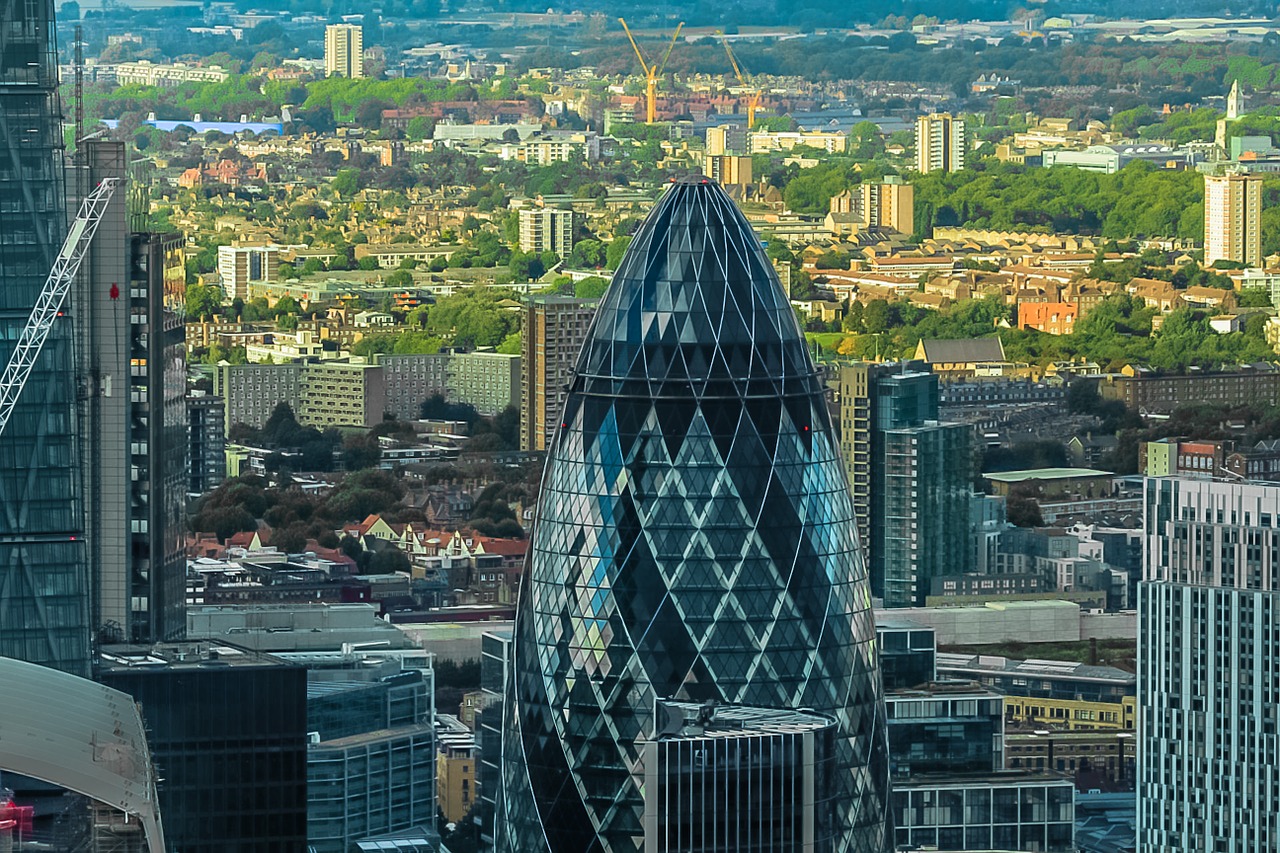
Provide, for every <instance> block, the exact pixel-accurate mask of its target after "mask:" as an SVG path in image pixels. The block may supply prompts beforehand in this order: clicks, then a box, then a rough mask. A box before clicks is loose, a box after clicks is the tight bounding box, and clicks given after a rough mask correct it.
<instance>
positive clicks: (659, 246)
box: [495, 179, 892, 853]
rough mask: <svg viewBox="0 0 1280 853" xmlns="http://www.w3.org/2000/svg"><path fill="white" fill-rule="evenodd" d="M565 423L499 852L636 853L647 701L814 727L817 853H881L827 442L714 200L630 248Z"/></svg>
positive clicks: (880, 820)
mask: <svg viewBox="0 0 1280 853" xmlns="http://www.w3.org/2000/svg"><path fill="white" fill-rule="evenodd" d="M562 421H563V425H562V427H561V428H560V430H559V431H558V432H557V434H556V436H555V439H554V441H553V443H552V446H551V448H550V452H549V455H548V460H547V467H546V472H545V475H544V478H543V487H542V493H541V496H540V498H539V502H538V515H537V521H536V523H535V525H534V530H533V534H532V540H531V542H530V550H529V559H528V561H527V562H528V566H529V568H528V574H527V575H526V578H525V582H524V584H523V586H522V588H521V593H520V601H519V610H518V615H517V618H516V632H515V647H514V661H515V662H514V666H513V667H512V679H511V682H510V683H509V685H508V694H507V695H508V701H507V703H506V719H505V722H504V736H503V752H504V760H503V765H504V767H503V780H504V790H503V792H502V796H501V797H500V800H501V802H500V805H499V810H500V811H499V819H498V820H497V822H496V823H497V826H496V827H495V829H496V834H497V844H498V849H499V850H502V851H511V853H515V851H520V853H525V851H535V850H541V851H549V853H585V851H609V853H624V851H625V853H634V852H635V851H640V850H643V849H644V827H643V825H642V818H643V815H644V790H643V785H644V767H643V744H644V742H645V741H646V740H647V739H649V738H651V737H652V736H654V734H655V732H654V726H655V716H654V706H655V702H657V700H659V699H671V700H676V701H682V702H704V701H715V702H717V703H727V704H738V705H752V706H759V707H765V708H790V709H799V708H807V709H812V710H815V711H818V712H822V713H826V714H829V715H831V716H832V717H833V718H835V719H836V720H837V721H838V724H839V738H838V742H837V763H838V766H839V772H838V779H837V790H838V796H837V798H836V803H835V806H834V808H835V814H833V815H829V816H826V817H825V819H826V820H829V822H830V825H831V826H832V827H834V829H833V831H832V832H831V833H829V834H828V835H827V836H826V837H824V839H820V840H819V843H818V845H817V846H816V847H815V848H814V849H815V850H819V851H833V853H872V851H875V853H879V852H880V851H884V850H886V849H888V847H887V845H888V843H889V840H890V839H891V837H892V834H891V833H889V832H887V830H886V820H887V795H888V766H887V761H886V749H887V748H886V742H885V729H884V711H883V699H882V697H881V695H880V679H879V671H878V656H877V652H876V649H875V647H874V639H875V630H874V626H873V623H872V615H871V601H870V593H869V588H868V584H867V575H866V569H865V566H864V563H863V556H862V551H861V548H860V546H859V543H858V541H857V533H856V527H855V522H854V514H853V506H852V501H851V498H850V493H849V488H848V485H847V482H846V480H845V473H844V466H843V463H842V461H841V458H840V454H839V442H838V439H837V437H836V435H835V433H834V430H833V428H832V424H831V422H830V418H829V415H828V413H827V409H826V406H825V403H824V400H823V393H822V386H821V383H820V381H819V378H818V375H817V372H816V370H815V368H814V365H813V363H812V361H811V360H810V358H809V355H808V353H807V351H806V349H805V345H804V339H803V336H802V335H801V333H800V329H799V327H798V326H797V324H796V319H795V315H794V313H793V312H792V309H791V305H790V303H789V302H788V300H787V297H786V296H785V294H784V293H783V292H782V289H781V287H780V285H779V284H778V280H777V277H776V275H775V274H774V272H773V269H772V267H771V265H770V263H769V261H768V260H767V259H766V257H765V255H764V252H763V250H762V248H761V246H760V243H759V241H758V240H757V238H756V237H755V235H754V234H753V233H752V230H751V227H750V226H749V225H748V223H747V221H746V219H745V218H744V217H743V215H742V214H741V213H740V212H739V211H738V209H737V208H736V207H735V206H734V204H733V202H732V201H731V200H730V199H729V197H728V196H727V195H726V194H725V193H724V191H723V190H722V189H721V188H720V187H719V186H718V185H717V184H714V183H710V182H706V181H702V180H697V179H695V180H689V181H683V182H679V183H677V184H675V185H674V186H672V187H671V188H670V191H669V192H668V193H667V194H666V196H665V197H664V198H663V200H662V201H661V202H660V203H659V204H658V205H657V207H656V208H655V209H654V211H653V212H652V213H651V214H650V215H649V217H648V219H647V220H646V221H645V223H644V225H643V226H642V227H641V229H640V231H639V232H638V233H637V235H636V237H635V240H634V241H633V243H632V245H631V247H630V249H629V250H628V252H627V254H626V256H625V257H624V258H623V261H622V264H621V266H620V267H619V269H618V272H617V274H616V275H615V276H614V280H613V284H612V285H611V286H610V288H609V290H608V292H607V293H606V294H605V296H604V298H603V299H602V300H601V305H600V309H599V312H598V313H597V315H596V317H595V319H594V321H593V323H592V326H591V330H590V331H589V333H588V335H587V339H586V342H585V344H584V346H583V350H582V353H581V355H580V357H579V361H578V365H577V370H576V373H575V375H574V378H573V380H572V385H571V387H570V394H569V396H568V399H567V402H566V407H565V413H564V417H563V418H562ZM762 849H763V848H762Z"/></svg>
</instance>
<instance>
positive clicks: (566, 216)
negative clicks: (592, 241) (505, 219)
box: [520, 207, 575, 258]
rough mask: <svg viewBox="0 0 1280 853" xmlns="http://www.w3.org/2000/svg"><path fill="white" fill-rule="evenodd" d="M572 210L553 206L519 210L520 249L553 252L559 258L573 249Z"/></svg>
mask: <svg viewBox="0 0 1280 853" xmlns="http://www.w3.org/2000/svg"><path fill="white" fill-rule="evenodd" d="M574 224H575V220H574V212H573V211H572V210H561V209H559V208H554V207H533V208H526V209H524V210H521V211H520V251H522V252H534V253H536V254H541V253H542V252H555V253H556V254H557V255H559V256H560V257H561V258H567V257H569V252H571V251H573V242H574V241H573V229H574Z"/></svg>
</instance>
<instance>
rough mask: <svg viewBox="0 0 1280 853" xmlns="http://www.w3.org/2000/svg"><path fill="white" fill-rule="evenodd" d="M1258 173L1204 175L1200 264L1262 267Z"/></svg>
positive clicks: (1260, 206) (1260, 193) (1260, 194)
mask: <svg viewBox="0 0 1280 853" xmlns="http://www.w3.org/2000/svg"><path fill="white" fill-rule="evenodd" d="M1262 260H1263V259H1262V176H1261V175H1253V174H1232V175H1205V176H1204V265H1205V266H1212V265H1213V263H1214V261H1234V262H1236V263H1241V264H1244V265H1246V266H1250V267H1260V266H1262Z"/></svg>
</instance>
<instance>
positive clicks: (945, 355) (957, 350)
mask: <svg viewBox="0 0 1280 853" xmlns="http://www.w3.org/2000/svg"><path fill="white" fill-rule="evenodd" d="M920 346H921V348H922V349H923V350H924V360H925V361H927V362H929V363H930V364H970V363H974V362H979V361H1004V360H1005V358H1004V344H1003V343H1002V342H1001V341H1000V338H998V337H990V338H961V339H958V340H936V341H925V340H922V341H920Z"/></svg>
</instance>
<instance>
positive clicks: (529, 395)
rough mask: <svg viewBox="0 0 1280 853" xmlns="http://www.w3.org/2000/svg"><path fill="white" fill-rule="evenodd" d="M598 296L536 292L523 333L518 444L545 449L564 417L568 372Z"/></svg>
mask: <svg viewBox="0 0 1280 853" xmlns="http://www.w3.org/2000/svg"><path fill="white" fill-rule="evenodd" d="M597 305H598V301H597V300H594V299H574V298H571V297H567V296H535V297H531V298H530V299H529V301H528V302H526V303H525V309H524V323H523V330H522V334H521V336H520V346H521V348H522V349H521V355H520V449H521V450H546V449H547V445H548V444H549V443H550V441H551V437H552V436H553V435H554V434H555V431H556V427H557V426H558V425H559V423H560V420H559V419H560V414H561V412H562V411H564V401H565V398H566V396H567V395H568V385H569V378H570V376H571V375H572V374H573V369H574V367H575V366H576V365H577V362H578V352H579V350H581V349H582V342H583V341H584V340H586V337H587V328H588V327H589V326H590V325H591V319H592V318H593V317H594V316H595V311H596V306H597Z"/></svg>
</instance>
